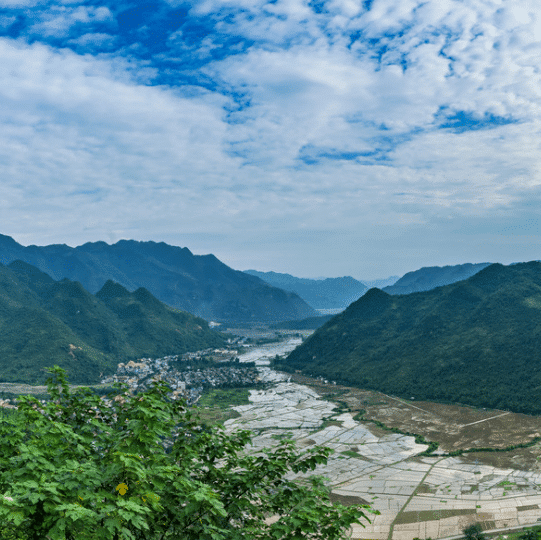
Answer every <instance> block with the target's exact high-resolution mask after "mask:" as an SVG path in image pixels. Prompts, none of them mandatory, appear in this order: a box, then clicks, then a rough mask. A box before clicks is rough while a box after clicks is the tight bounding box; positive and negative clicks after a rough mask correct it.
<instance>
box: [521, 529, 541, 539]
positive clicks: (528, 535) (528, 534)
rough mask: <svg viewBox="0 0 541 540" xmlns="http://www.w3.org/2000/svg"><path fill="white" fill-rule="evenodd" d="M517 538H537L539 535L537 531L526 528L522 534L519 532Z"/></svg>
mask: <svg viewBox="0 0 541 540" xmlns="http://www.w3.org/2000/svg"><path fill="white" fill-rule="evenodd" d="M519 538H520V540H537V539H538V538H539V535H538V534H537V531H534V530H533V529H528V530H527V531H524V534H521V535H520V536H519Z"/></svg>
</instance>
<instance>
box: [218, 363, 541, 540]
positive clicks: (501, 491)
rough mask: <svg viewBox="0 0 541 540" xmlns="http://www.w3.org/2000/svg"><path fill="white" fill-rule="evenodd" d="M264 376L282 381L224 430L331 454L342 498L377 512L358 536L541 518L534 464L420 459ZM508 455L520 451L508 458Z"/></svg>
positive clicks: (400, 440) (398, 442)
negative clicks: (287, 439)
mask: <svg viewBox="0 0 541 540" xmlns="http://www.w3.org/2000/svg"><path fill="white" fill-rule="evenodd" d="M251 359H252V360H253V354H252V356H251ZM265 372H266V378H267V380H273V379H274V380H275V381H276V385H275V386H274V387H272V388H270V389H267V390H260V391H251V397H250V401H251V403H250V404H249V405H243V406H238V407H235V410H236V411H237V412H238V413H239V414H240V417H238V418H235V419H232V420H228V421H227V422H226V428H227V429H230V430H234V429H238V428H243V429H251V430H253V431H254V432H255V433H256V434H257V435H256V436H255V438H254V444H255V445H256V447H260V448H264V447H269V445H272V444H273V442H276V440H277V439H279V438H280V437H283V436H284V435H285V434H291V436H293V438H294V439H295V440H296V441H297V443H298V445H299V446H300V447H309V446H311V445H314V444H318V445H325V446H329V447H331V448H333V449H334V450H335V453H334V454H333V455H332V456H331V458H330V459H329V462H328V464H327V465H326V466H325V467H319V468H318V470H317V471H316V473H317V474H321V475H324V476H326V477H327V478H328V479H329V484H330V486H331V487H332V491H333V494H334V496H335V497H336V498H337V499H338V500H340V499H342V500H344V501H357V502H362V501H366V502H367V503H369V504H370V505H372V507H373V508H374V509H376V510H379V512H380V514H379V515H377V516H372V517H371V519H372V523H371V524H366V528H362V527H360V526H357V527H355V529H354V530H353V536H352V537H353V538H364V539H382V540H383V539H389V540H390V539H393V540H412V539H413V538H415V537H419V538H428V537H432V538H443V537H448V536H453V535H460V534H461V533H462V529H464V528H465V527H467V526H468V525H470V524H471V523H473V522H480V523H481V524H482V526H483V528H484V529H496V528H509V527H513V526H520V525H528V524H535V523H536V522H537V520H538V519H539V518H541V470H539V469H538V468H537V467H531V468H529V467H517V468H515V467H512V466H501V465H500V466H498V465H497V464H494V463H492V462H491V461H490V459H491V458H494V457H495V456H496V454H494V455H492V454H488V455H487V459H483V456H484V455H485V454H481V453H478V454H476V455H475V459H473V457H472V456H471V455H469V456H467V457H466V456H465V457H446V456H442V455H435V456H430V457H428V456H425V457H420V456H418V454H419V453H420V452H422V451H424V450H426V448H427V446H426V445H421V444H416V443H415V440H414V438H413V437H411V436H406V435H400V434H396V433H392V432H389V431H384V430H382V429H380V428H378V427H376V426H374V425H373V424H370V423H366V422H357V421H355V420H354V419H353V415H352V413H350V412H346V413H344V412H340V411H339V410H337V406H336V405H335V404H334V403H331V402H330V401H327V400H326V399H323V398H322V397H321V396H320V394H319V393H318V392H316V391H315V390H314V389H312V388H309V387H308V386H305V385H302V384H298V383H295V382H291V380H290V378H289V376H288V375H284V374H279V373H276V372H273V371H272V370H269V369H268V368H266V369H265ZM391 399H394V398H391ZM412 407H414V408H416V409H418V410H419V411H421V412H423V411H422V408H420V407H417V406H415V405H414V406H412ZM412 410H413V409H412ZM478 412H479V411H478ZM474 413H475V414H477V413H476V412H475V411H473V412H472V414H474ZM481 413H484V412H483V411H481ZM416 414H419V415H421V413H419V412H418V411H417V412H416ZM475 414H474V417H475ZM500 415H503V412H494V411H492V412H490V411H487V412H485V413H484V418H481V421H479V420H478V419H474V420H473V425H475V426H477V429H481V427H482V428H483V429H485V430H487V429H489V426H488V424H490V422H492V421H497V420H496V419H495V420H492V418H493V417H499V416H500ZM421 416H422V415H421ZM475 418H477V417H475ZM501 421H503V417H502V420H501ZM532 421H533V422H534V423H537V424H539V423H541V422H540V421H538V420H537V419H532ZM528 429H529V428H528ZM530 433H531V431H530ZM449 444H450V443H449ZM528 450H529V449H528ZM537 452H539V448H537ZM509 453H511V454H513V453H515V451H511V452H505V454H509ZM516 453H517V456H518V455H519V454H520V451H519V450H517V451H516ZM497 455H498V456H502V455H503V454H497ZM513 457H516V456H513ZM519 457H520V456H519ZM493 461H494V460H493ZM496 461H497V460H496Z"/></svg>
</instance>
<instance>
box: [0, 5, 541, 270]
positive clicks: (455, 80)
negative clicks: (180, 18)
mask: <svg viewBox="0 0 541 540" xmlns="http://www.w3.org/2000/svg"><path fill="white" fill-rule="evenodd" d="M170 3H171V5H176V2H173V1H171V2H170ZM325 10H326V11H324V12H323V13H320V14H317V13H315V12H314V11H313V10H312V9H310V8H309V6H308V3H307V2H306V1H301V0H290V1H285V0H279V1H277V2H275V3H270V2H267V1H263V0H258V1H257V2H254V1H253V0H251V1H249V0H240V1H239V0H237V1H233V0H222V1H219V0H205V1H201V2H195V3H193V6H192V9H191V12H190V13H191V14H192V15H193V14H197V15H200V16H207V17H211V18H213V19H214V21H215V22H216V25H217V32H218V33H217V34H213V33H212V32H211V31H210V30H209V35H208V36H207V37H206V38H205V39H204V40H203V41H202V45H201V47H200V48H199V50H196V51H194V52H193V53H190V54H193V58H190V59H194V58H197V59H198V60H201V59H207V58H209V57H210V56H211V55H212V54H213V52H215V50H216V49H217V48H218V47H221V46H222V45H221V44H222V42H223V41H222V40H223V35H224V34H225V35H228V34H229V35H230V36H232V37H240V38H246V39H247V40H250V43H251V40H253V44H251V45H250V46H249V47H248V48H247V50H246V51H245V52H243V53H240V54H234V55H233V54H232V55H230V56H226V57H225V58H223V59H219V60H215V61H213V62H210V63H209V64H207V65H206V66H205V67H204V68H202V69H201V70H195V69H194V68H193V67H191V65H188V66H187V65H185V64H184V62H183V59H184V58H185V56H183V55H185V54H186V51H187V50H191V49H190V47H191V45H190V46H187V45H186V43H185V35H184V34H183V31H184V30H183V29H181V30H179V31H178V32H177V33H176V34H175V35H174V36H173V37H172V38H171V39H170V40H169V42H168V45H169V46H170V47H172V49H173V51H172V53H171V54H173V55H175V54H177V56H178V62H177V64H178V66H179V68H178V69H179V70H185V71H184V72H188V71H189V70H193V71H194V73H193V75H194V80H197V77H199V76H201V77H202V78H205V80H208V81H212V82H214V86H213V88H214V90H213V91H209V90H206V89H205V88H203V87H197V86H196V84H197V83H196V82H194V81H191V84H192V86H191V87H189V88H188V87H180V88H178V89H176V88H169V87H165V86H164V87H156V86H154V87H152V86H150V84H152V81H153V80H154V79H155V77H156V75H159V70H160V65H159V63H155V64H145V63H144V62H140V63H138V62H137V61H136V60H132V61H129V60H128V59H126V58H121V57H116V58H115V57H114V56H113V55H110V56H103V55H102V56H100V57H99V59H97V58H94V57H92V56H90V55H86V56H82V55H76V54H74V53H73V52H71V51H68V50H53V49H51V48H48V47H46V46H43V45H38V44H34V45H31V46H29V45H25V44H23V43H22V42H13V41H10V40H0V61H1V62H2V66H3V75H2V84H1V85H0V103H2V105H0V163H2V165H1V166H0V172H1V173H2V177H3V178H7V179H8V180H7V181H6V186H5V193H6V194H7V196H8V197H9V199H10V200H11V201H12V202H13V204H12V205H11V207H10V205H6V204H5V203H4V204H3V206H2V207H1V208H2V215H3V219H4V220H5V222H6V224H7V225H9V227H8V229H7V230H6V232H9V231H11V230H14V231H16V230H20V231H23V230H24V229H25V228H28V227H27V226H26V225H24V224H23V222H24V221H25V220H28V221H29V220H36V221H35V222H36V223H37V224H39V226H40V227H41V228H42V229H43V230H45V231H49V233H48V234H49V235H50V240H51V241H59V240H60V239H61V237H62V234H64V235H65V234H66V233H65V231H70V230H72V231H74V233H73V234H74V236H77V238H78V240H76V241H79V240H82V241H84V240H89V239H98V238H100V237H101V238H107V235H109V234H110V235H112V236H114V237H116V238H119V237H121V236H126V237H130V236H131V237H138V238H144V237H145V235H148V236H147V237H152V238H154V239H157V240H158V239H162V238H163V239H167V240H169V241H173V242H174V240H173V238H174V237H175V233H174V232H172V231H179V233H178V234H179V238H180V237H181V236H182V235H181V233H182V234H186V235H192V236H190V238H200V239H204V238H206V239H207V240H205V242H207V243H206V246H208V250H209V251H215V252H216V254H217V255H221V256H223V255H224V253H225V252H226V249H225V248H223V247H220V242H219V241H218V240H216V241H215V242H214V243H213V242H212V240H209V239H212V238H213V235H215V237H216V238H217V237H218V236H216V235H217V234H218V233H217V232H219V238H220V241H223V239H224V238H227V242H228V243H227V246H228V249H229V248H231V253H232V254H231V255H230V257H231V260H235V261H237V262H236V263H235V264H236V266H237V267H248V266H250V264H241V263H240V262H239V261H240V260H241V259H242V252H243V250H245V251H246V250H247V249H248V248H247V247H246V246H252V247H251V248H250V249H256V246H257V247H258V248H261V249H266V250H268V253H269V258H268V264H269V265H270V264H272V260H273V259H272V257H275V256H278V255H279V252H282V253H283V254H285V255H283V257H289V258H293V257H294V256H295V253H297V254H298V253H299V249H301V247H302V246H303V245H306V250H305V251H304V252H303V253H304V255H303V256H304V257H306V261H308V262H307V263H306V264H308V263H309V264H310V265H312V266H313V265H316V264H324V263H325V264H327V263H326V262H325V261H330V260H332V258H333V257H334V256H336V257H337V261H339V262H337V264H345V262H344V261H346V260H347V259H348V258H349V259H351V261H355V264H361V262H362V260H363V259H369V258H370V257H378V256H381V255H378V253H381V252H385V253H387V256H389V257H391V256H392V257H394V258H397V260H399V259H400V257H402V258H403V261H406V260H407V261H411V260H413V255H412V253H413V251H416V253H418V254H421V255H422V256H421V255H420V257H421V258H420V259H418V260H421V259H422V260H423V261H426V262H428V263H430V260H429V258H430V255H431V254H432V255H434V253H435V252H438V250H444V249H445V246H444V240H442V238H446V237H448V238H450V239H454V240H449V242H448V243H449V244H452V243H453V242H454V241H455V240H456V242H457V245H458V244H459V239H460V238H461V237H460V235H459V234H458V233H456V230H457V228H459V227H460V226H459V225H458V224H460V223H461V222H468V220H471V221H472V222H473V221H475V220H478V221H476V223H477V224H478V223H480V222H481V221H482V220H485V223H489V222H490V220H491V219H494V216H498V219H501V220H503V219H504V217H505V216H508V215H509V213H512V211H513V209H516V211H517V213H521V212H523V210H522V206H521V205H523V204H524V201H525V200H526V199H528V198H529V197H532V196H537V194H538V193H539V189H540V184H541V157H540V156H541V152H540V147H539V146H540V144H539V143H538V141H539V140H541V137H540V135H541V117H540V111H541V108H540V98H541V96H540V92H541V90H540V89H541V79H540V73H541V69H540V68H539V66H540V65H541V46H540V35H541V22H540V12H539V8H538V7H537V5H536V4H535V3H533V1H528V0H520V1H519V2H515V3H513V5H512V6H511V5H504V4H502V3H501V2H496V1H492V0H486V1H481V0H468V1H465V2H459V1H456V0H441V1H438V2H421V1H419V0H401V1H398V0H374V2H373V3H372V8H371V10H370V11H366V10H365V9H364V8H363V2H361V1H360V0H333V1H331V2H326V3H325ZM110 17H112V16H111V14H110V13H109V12H108V10H106V8H91V7H88V6H86V7H84V6H78V7H77V6H70V7H67V6H63V7H59V6H57V7H54V8H52V9H50V10H49V11H47V12H44V16H43V18H42V19H41V22H39V24H36V25H35V26H34V28H33V31H34V32H35V34H34V36H36V35H38V34H39V33H41V35H44V34H45V35H51V36H55V37H59V36H68V35H71V34H70V32H71V29H73V27H74V26H77V25H85V24H86V23H89V22H94V21H102V20H107V19H109V18H110ZM113 39H114V36H113V37H111V36H109V35H107V34H101V33H80V34H79V35H78V36H77V37H74V39H73V43H77V44H78V45H79V47H90V46H95V45H103V44H107V43H112V40H113ZM134 47H137V44H134ZM77 50H78V51H79V50H80V49H77ZM87 50H88V49H87ZM127 51H129V49H126V50H124V51H123V54H127ZM161 54H162V56H161V57H160V58H161V59H167V53H166V52H162V53H161ZM168 69H170V65H169V67H168ZM184 72H183V73H184ZM133 74H136V77H134V76H133ZM135 79H137V80H138V81H139V83H136V82H134V80H135ZM209 86H212V85H211V84H209ZM220 92H223V95H221V94H220ZM235 93H236V94H238V95H239V96H240V95H243V96H244V99H242V100H241V99H240V97H239V102H242V105H241V106H239V109H238V110H237V111H236V112H226V110H224V109H227V111H235V107H234V104H233V103H232V102H231V100H232V98H231V97H229V96H230V95H233V97H234V96H235ZM225 96H227V97H225ZM457 112H458V113H460V112H465V113H467V114H465V115H464V118H465V120H466V121H471V122H475V121H478V122H488V123H489V120H490V118H491V115H492V116H494V117H503V118H508V119H510V120H514V122H513V123H510V124H508V125H496V124H495V125H494V126H488V125H485V126H484V128H485V129H477V130H468V129H467V128H464V131H463V132H460V131H461V130H460V129H456V130H454V129H452V128H447V129H441V128H440V124H441V123H442V122H445V118H444V117H445V115H449V116H451V117H452V116H453V114H455V113H457ZM478 127H479V126H478ZM489 127H490V128H491V129H488V128H489ZM10 208H11V210H10ZM520 215H522V214H520ZM21 216H23V218H21ZM502 216H503V217H502ZM21 219H22V221H21ZM505 219H507V217H505ZM519 221H520V220H519ZM81 231H83V232H81ZM408 231H409V232H415V233H419V234H424V235H425V238H426V241H427V243H428V244H427V246H424V247H420V243H419V242H418V241H416V240H413V236H414V235H412V234H409V233H408ZM491 234H492V233H491ZM83 236H84V238H82V237H83ZM486 238H488V239H489V240H487V242H488V244H487V246H488V245H489V244H490V243H492V244H490V245H492V246H494V245H495V244H496V242H497V239H498V235H492V236H491V235H490V234H488V233H487V237H486ZM42 240H43V241H46V239H42ZM63 241H67V239H66V240H63ZM277 245H279V249H278V248H276V246H277ZM315 246H317V249H316V248H315ZM408 246H409V247H408ZM190 247H191V246H190ZM339 248H340V249H342V251H344V250H345V251H347V250H349V253H345V254H344V253H342V255H340V253H339V251H340V250H339ZM400 248H402V249H403V250H404V255H403V256H401V255H400ZM199 249H200V250H204V249H205V247H204V246H203V245H202V246H200V248H199ZM220 249H221V251H220ZM487 249H488V248H487ZM386 250H387V251H386ZM233 252H234V253H233ZM235 253H236V254H235ZM486 253H488V252H486ZM329 254H333V255H332V256H331V255H329ZM479 256H480V257H482V258H483V259H490V258H491V257H489V256H487V255H486V254H485V252H483V251H480V252H479ZM224 258H226V260H227V257H224ZM323 259H325V260H323ZM441 262H443V263H445V262H450V261H448V260H444V257H443V256H442V258H441V259H439V260H432V264H438V263H441ZM458 262H464V261H458ZM328 264H330V263H328ZM348 264H349V263H348ZM351 264H353V262H352V263H351ZM363 264H369V263H363ZM404 264H405V263H404ZM328 267H329V268H330V266H328ZM263 269H271V268H270V267H267V268H263ZM274 269H276V270H280V268H278V267H275V268H274ZM408 269H410V270H411V269H414V268H408ZM282 270H284V271H287V268H283V267H282ZM314 272H315V273H316V274H317V275H321V274H322V273H325V272H326V270H323V269H317V270H314ZM375 272H376V270H374V273H373V274H372V275H371V276H366V277H378V276H377V275H375ZM336 273H340V272H338V271H337V272H336ZM344 273H345V271H344ZM348 273H353V274H355V275H357V276H359V272H357V273H354V272H353V271H352V270H351V268H350V269H349V270H348ZM388 273H396V271H395V270H391V271H389V272H388Z"/></svg>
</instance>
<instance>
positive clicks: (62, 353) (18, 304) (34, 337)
mask: <svg viewBox="0 0 541 540" xmlns="http://www.w3.org/2000/svg"><path fill="white" fill-rule="evenodd" d="M224 342H225V338H224V336H223V335H222V334H220V333H218V332H216V331H214V330H211V329H210V328H209V325H208V323H207V322H206V321H205V320H203V319H201V318H198V317H195V316H193V315H191V314H189V313H186V312H182V311H179V310H177V309H174V308H171V307H169V306H166V305H165V304H163V303H162V302H160V301H159V300H157V299H156V298H155V297H154V296H153V295H152V294H151V293H150V292H149V291H148V290H146V289H145V288H142V287H140V288H138V289H136V290H135V291H134V292H129V291H128V290H127V289H126V288H124V287H123V286H122V285H119V284H118V283H114V282H113V281H110V280H109V281H107V282H106V283H105V284H104V285H103V287H102V288H101V289H100V290H99V291H98V292H97V294H95V295H93V294H91V293H90V292H88V291H87V290H85V288H84V287H83V286H82V285H81V284H80V283H79V282H76V281H71V280H69V279H66V278H64V279H62V280H60V281H55V280H54V279H52V278H51V277H50V276H49V275H48V274H46V273H44V272H41V271H40V270H38V269H37V268H36V267H34V266H31V265H29V264H28V263H25V262H23V261H14V262H12V263H10V264H9V266H7V267H6V266H4V265H1V264H0V381H2V382H24V383H28V384H43V382H44V381H45V379H46V377H47V374H46V373H45V372H44V371H43V368H44V367H49V366H52V365H53V364H58V365H59V366H61V367H63V368H65V369H66V370H67V372H68V376H69V380H70V382H73V383H78V384H93V383H97V382H99V380H100V376H101V375H106V374H110V373H113V372H114V371H115V370H116V367H117V364H118V363H119V362H126V361H129V360H135V359H137V358H142V357H152V358H159V357H162V356H166V355H174V354H182V353H184V352H187V351H195V350H199V349H205V348H208V347H221V346H223V344H224Z"/></svg>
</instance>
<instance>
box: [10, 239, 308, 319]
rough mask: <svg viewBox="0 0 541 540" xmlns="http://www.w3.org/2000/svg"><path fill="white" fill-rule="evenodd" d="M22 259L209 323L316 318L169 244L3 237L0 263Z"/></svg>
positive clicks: (266, 288)
mask: <svg viewBox="0 0 541 540" xmlns="http://www.w3.org/2000/svg"><path fill="white" fill-rule="evenodd" d="M17 259H19V260H22V261H25V262H27V263H28V264H31V265H33V266H36V267H37V268H38V269H39V270H41V271H42V272H45V273H47V274H48V275H49V276H51V277H52V278H53V279H55V280H60V279H62V278H68V279H71V280H73V281H79V282H80V283H81V284H82V285H83V287H84V288H85V289H86V290H87V291H89V292H91V293H93V294H94V293H96V292H97V291H98V290H100V289H101V287H103V285H104V284H105V283H106V281H107V280H109V279H111V280H113V281H115V282H116V283H119V284H121V285H122V286H124V287H125V288H126V289H128V290H129V291H134V290H136V289H138V288H139V287H144V288H146V289H147V290H148V291H150V292H151V293H152V294H153V295H154V296H155V297H156V298H157V299H158V300H160V301H161V302H164V303H166V304H168V305H170V306H172V307H175V308H178V309H181V310H183V311H187V312H189V313H192V314H194V315H196V316H199V317H203V318H205V319H207V320H215V321H219V322H235V323H239V322H242V323H244V322H256V321H257V322H259V321H262V322H276V321H280V320H293V319H301V318H305V317H311V316H315V315H317V313H316V312H315V310H314V309H312V308H311V307H310V306H309V305H308V304H306V302H304V301H303V300H302V299H301V298H300V297H299V296H298V295H296V294H295V293H291V292H286V291H283V290H281V289H278V288H276V287H272V286H271V285H269V284H267V283H265V282H264V281H262V280H260V279H259V278H256V277H254V276H250V275H248V274H244V273H243V272H240V271H238V270H234V269H232V268H230V267H228V266H227V265H225V264H224V263H222V262H221V261H220V260H219V259H217V258H216V257H215V256H214V255H194V254H193V253H192V252H191V251H190V250H189V249H188V248H181V247H177V246H171V245H169V244H166V243H164V242H152V241H150V242H141V241H137V240H120V241H118V242H117V243H115V244H112V245H109V244H107V243H106V242H103V241H99V242H87V243H85V244H83V245H81V246H78V247H75V248H72V247H69V246H67V245H65V244H52V245H49V246H41V247H40V246H35V245H31V246H27V247H24V246H22V245H20V244H18V243H17V242H16V241H15V240H14V239H13V238H11V237H9V236H6V235H0V262H1V263H2V264H5V265H6V264H10V263H11V262H13V261H15V260H17Z"/></svg>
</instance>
